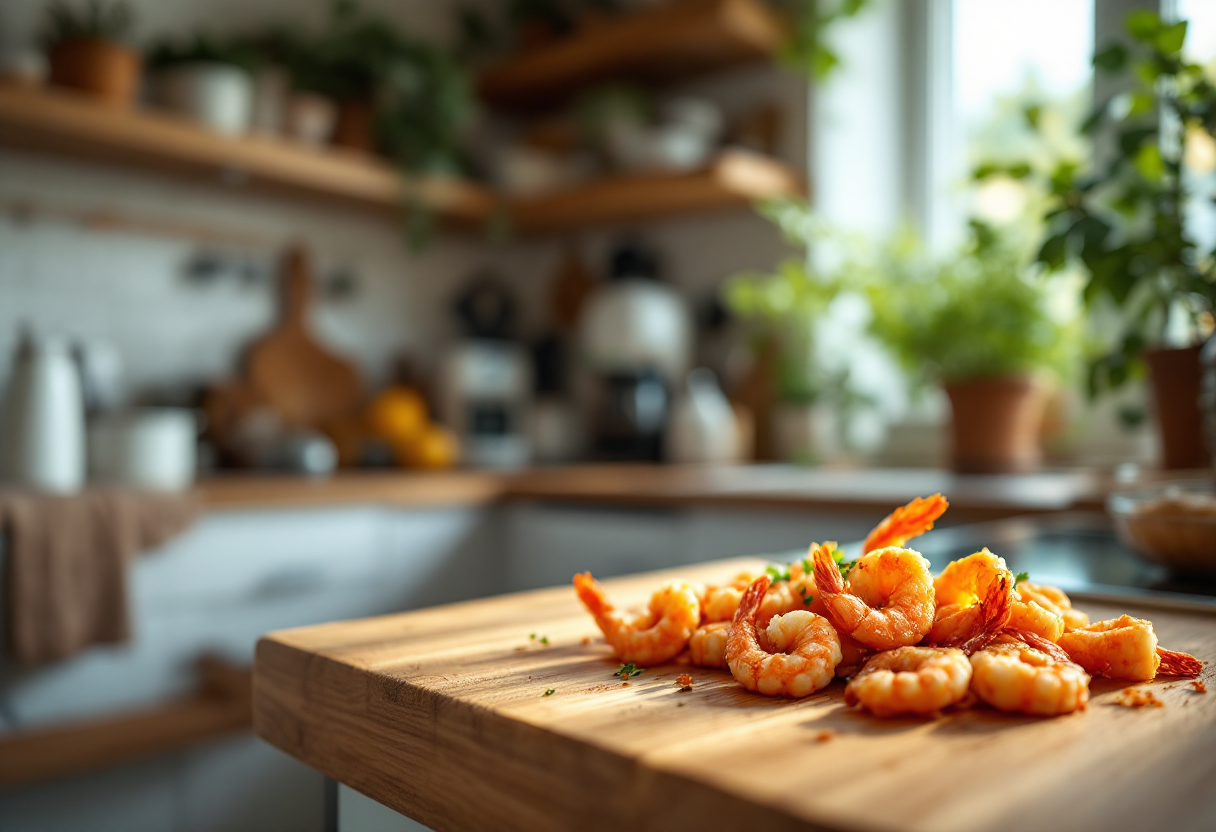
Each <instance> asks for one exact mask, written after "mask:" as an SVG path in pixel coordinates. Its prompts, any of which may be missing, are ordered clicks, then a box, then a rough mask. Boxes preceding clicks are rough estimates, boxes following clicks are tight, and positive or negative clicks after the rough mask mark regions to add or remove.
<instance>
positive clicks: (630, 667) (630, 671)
mask: <svg viewBox="0 0 1216 832" xmlns="http://www.w3.org/2000/svg"><path fill="white" fill-rule="evenodd" d="M645 672H646V671H645V670H643V669H642V668H640V667H638V666H637V665H636V664H634V663H633V662H630V663H629V664H623V665H621V669H620V670H618V671H617V672H616V673H613V674H612V675H613V676H620V677H621V678H622V679H628V678H629V677H630V676H639V675H641V674H642V673H645Z"/></svg>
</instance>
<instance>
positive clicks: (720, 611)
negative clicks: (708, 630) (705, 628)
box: [701, 572, 759, 623]
mask: <svg viewBox="0 0 1216 832" xmlns="http://www.w3.org/2000/svg"><path fill="white" fill-rule="evenodd" d="M758 577H759V575H758V574H755V573H752V572H740V573H739V574H738V575H736V576H735V577H734V578H732V579H731V580H730V581H728V582H727V583H724V584H719V585H716V586H708V587H706V588H705V591H704V592H703V593H702V594H701V617H702V619H703V620H704V621H705V622H706V623H709V622H713V621H730V620H731V619H732V618H734V617H735V610H737V609H739V599H740V598H742V597H743V591H744V590H746V589H747V588H748V587H749V586H751V585H752V583H753V582H754V581H755V580H756V578H758Z"/></svg>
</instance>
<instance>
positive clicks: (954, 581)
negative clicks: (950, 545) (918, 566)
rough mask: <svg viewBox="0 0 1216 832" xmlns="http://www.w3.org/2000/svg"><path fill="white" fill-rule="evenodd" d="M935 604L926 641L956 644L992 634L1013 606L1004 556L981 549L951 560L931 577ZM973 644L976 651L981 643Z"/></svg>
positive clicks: (1009, 573) (1011, 588)
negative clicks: (938, 572) (933, 577)
mask: <svg viewBox="0 0 1216 832" xmlns="http://www.w3.org/2000/svg"><path fill="white" fill-rule="evenodd" d="M933 594H934V598H935V601H936V604H937V609H936V611H935V612H934V617H933V627H932V629H930V630H929V635H928V637H927V638H926V639H925V640H926V642H927V643H929V644H936V645H940V646H944V647H959V646H961V645H962V644H964V643H965V642H969V641H971V640H972V639H976V638H977V637H982V636H983V635H986V634H991V635H992V636H995V635H996V633H997V632H999V631H1000V630H1001V629H1003V628H1004V627H1005V626H1006V625H1007V624H1008V623H1009V619H1010V616H1011V615H1012V612H1013V609H1012V604H1013V573H1012V572H1010V571H1009V569H1008V568H1006V566H1005V560H1004V558H1000V557H997V556H996V555H994V554H992V552H989V551H988V550H987V549H984V550H983V551H981V552H976V553H975V554H974V555H968V556H967V557H965V558H960V559H959V560H956V561H952V562H951V563H949V564H947V566H946V568H945V569H944V570H942V574H940V575H938V576H937V578H936V579H935V580H934V581H933ZM982 646H983V645H982V644H978V643H977V644H975V645H974V649H972V650H970V651H968V652H969V653H972V652H975V650H976V649H979V648H980V647H982Z"/></svg>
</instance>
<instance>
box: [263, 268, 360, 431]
mask: <svg viewBox="0 0 1216 832" xmlns="http://www.w3.org/2000/svg"><path fill="white" fill-rule="evenodd" d="M282 281H283V312H282V318H281V319H280V321H279V323H278V325H277V326H275V328H274V329H272V330H271V331H270V332H268V333H266V335H264V336H262V338H261V339H260V340H258V341H257V342H256V343H255V344H253V346H251V347H250V348H249V355H248V356H247V358H246V368H247V376H248V386H249V387H250V388H251V389H252V390H254V391H256V393H257V394H258V395H259V396H260V399H261V401H263V402H264V403H265V404H266V405H267V406H268V407H270V408H271V409H272V410H274V411H275V413H277V414H278V415H279V417H280V418H281V419H282V420H283V422H284V423H285V424H287V425H289V426H291V427H302V428H319V427H322V426H324V425H326V424H328V423H330V422H332V421H334V420H335V419H340V418H342V417H344V416H349V415H350V414H352V413H354V412H356V410H357V409H358V408H359V405H360V403H361V402H362V399H363V381H362V379H360V377H359V372H358V370H356V369H355V368H354V367H353V366H352V365H351V364H350V363H348V362H347V361H345V360H344V359H342V358H340V357H338V356H336V355H334V354H333V353H332V352H330V351H329V350H328V349H327V348H326V347H325V346H324V345H322V344H321V343H320V342H318V341H317V340H316V338H314V337H313V335H312V332H311V331H310V329H309V326H308V318H309V314H310V313H309V306H310V301H311V294H312V282H311V278H310V275H309V268H308V258H307V257H306V255H305V253H304V251H303V249H300V248H291V249H289V250H288V251H287V253H286V255H285V256H284V258H283V273H282Z"/></svg>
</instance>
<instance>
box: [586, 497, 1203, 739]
mask: <svg viewBox="0 0 1216 832" xmlns="http://www.w3.org/2000/svg"><path fill="white" fill-rule="evenodd" d="M947 506H948V504H947V502H946V500H945V498H944V497H942V495H940V494H935V495H933V496H932V497H927V498H918V499H916V500H913V501H912V502H911V503H909V504H908V505H906V506H903V507H901V508H899V509H896V510H895V511H894V512H892V513H891V514H890V515H889V516H888V517H887V518H885V519H884V520H883V521H882V522H881V523H879V524H878V526H876V527H875V528H874V530H873V531H872V532H870V534H869V535H868V536H867V537H866V539H865V542H864V544H863V546H862V555H861V556H860V557H859V558H857V559H856V560H854V561H845V560H844V559H843V556H842V555H841V553H840V551H839V549H838V548H837V547H836V544H835V543H824V544H822V545H821V544H812V545H811V547H810V549H809V551H808V553H807V557H806V558H804V559H803V560H801V561H799V562H797V563H794V564H791V565H790V567H789V569H788V572H786V571H784V570H774V569H770V570H769V572H770V573H773V574H750V573H745V574H741V575H739V576H737V577H736V578H735V579H734V580H733V581H730V582H729V583H725V584H721V585H717V586H702V585H697V584H692V583H688V582H684V581H673V582H671V583H667V584H665V585H663V586H662V587H660V588H659V589H658V591H656V592H655V593H654V595H653V596H652V597H651V599H650V605H649V608H648V609H647V610H646V611H644V612H642V613H641V614H638V615H630V614H628V613H624V612H621V611H619V610H617V609H616V608H614V607H613V606H612V604H611V603H610V602H609V600H608V598H607V597H606V596H605V594H604V591H603V589H602V587H601V586H600V585H599V583H598V582H597V581H596V580H595V579H594V578H593V577H592V576H591V574H590V573H583V574H581V575H576V576H575V577H574V588H575V590H576V591H577V593H578V597H579V599H580V600H581V601H582V602H583V604H584V605H585V606H586V607H587V609H588V611H590V613H591V615H592V616H594V618H595V622H596V624H597V625H598V626H599V628H600V629H601V630H602V631H603V633H604V637H605V639H606V640H607V642H608V644H609V645H610V646H611V647H612V649H613V651H614V652H615V654H616V655H617V657H619V658H620V660H621V661H622V662H631V663H633V664H635V665H637V666H640V667H646V666H651V665H656V664H661V663H664V662H667V661H670V660H672V659H674V658H675V657H677V656H679V655H680V654H681V653H683V652H684V651H685V650H687V651H688V659H689V660H690V661H691V662H692V663H693V664H694V665H697V666H700V667H715V668H725V669H729V670H730V672H731V675H732V676H734V678H735V679H736V680H737V681H738V682H739V684H741V685H742V686H743V687H745V688H746V689H748V690H750V691H754V692H756V693H759V694H763V695H765V696H786V697H794V698H800V697H804V696H809V695H810V694H812V693H814V692H815V691H817V690H820V689H821V688H823V687H825V686H827V685H828V684H829V683H830V682H831V681H832V680H833V679H834V678H842V679H847V680H848V683H847V685H846V686H845V690H844V695H845V702H846V703H847V704H848V705H850V706H856V707H859V708H861V709H863V710H865V711H868V712H870V713H872V714H874V715H876V716H880V717H893V716H909V715H933V714H937V713H939V712H941V711H942V710H944V709H946V708H949V707H951V706H954V705H957V704H959V703H961V702H964V701H970V700H971V697H975V698H978V699H979V700H982V701H983V702H986V703H987V704H988V705H990V706H992V707H993V708H996V709H998V710H1001V711H1010V712H1014V713H1022V714H1031V715H1035V716H1057V715H1061V714H1067V713H1071V712H1072V711H1076V710H1081V709H1083V708H1084V707H1085V705H1086V703H1087V702H1088V701H1089V682H1090V678H1091V676H1105V677H1107V678H1110V679H1121V680H1127V681H1148V680H1151V679H1153V678H1155V677H1157V676H1159V675H1168V676H1185V677H1195V676H1198V675H1199V672H1200V671H1201V670H1202V668H1203V663H1202V662H1200V661H1199V660H1198V659H1196V658H1195V657H1193V656H1189V655H1187V654H1185V653H1176V652H1173V651H1170V650H1165V649H1163V648H1161V647H1159V646H1158V644H1157V635H1156V633H1155V632H1154V631H1153V625H1152V622H1149V621H1145V620H1144V619H1140V618H1132V617H1131V616H1127V615H1124V616H1121V617H1119V618H1115V619H1112V620H1110V621H1099V622H1097V623H1092V624H1091V623H1090V621H1089V617H1088V616H1087V615H1086V614H1085V613H1083V612H1081V611H1080V610H1077V609H1074V608H1073V606H1072V602H1071V601H1070V600H1069V598H1068V596H1067V595H1065V594H1064V593H1063V592H1062V591H1061V590H1059V589H1057V588H1056V587H1052V586H1046V585H1044V584H1036V583H1031V582H1030V581H1029V580H1027V579H1025V578H1024V577H1022V576H1018V577H1020V578H1022V579H1021V580H1018V578H1015V576H1014V575H1013V574H1012V573H1011V572H1010V571H1009V569H1008V568H1007V567H1006V566H1005V561H1004V559H1003V558H1001V557H998V556H997V555H995V554H993V553H992V552H990V551H988V550H987V549H984V550H982V551H980V552H977V553H975V554H973V555H969V556H967V557H965V558H961V559H960V560H956V561H953V562H952V563H950V564H949V565H948V566H946V568H945V569H944V570H943V571H942V573H941V574H940V575H938V576H937V577H936V578H934V577H933V575H932V574H930V572H929V562H928V561H927V560H926V559H925V558H924V557H922V556H921V554H920V553H919V552H916V551H914V550H912V549H908V548H905V544H906V543H907V542H908V541H909V540H910V539H912V538H914V537H917V536H918V535H921V534H923V533H925V532H927V531H929V530H930V529H932V528H933V523H934V521H935V520H937V519H938V518H939V517H940V516H941V515H942V513H943V512H945V510H946V508H947Z"/></svg>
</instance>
